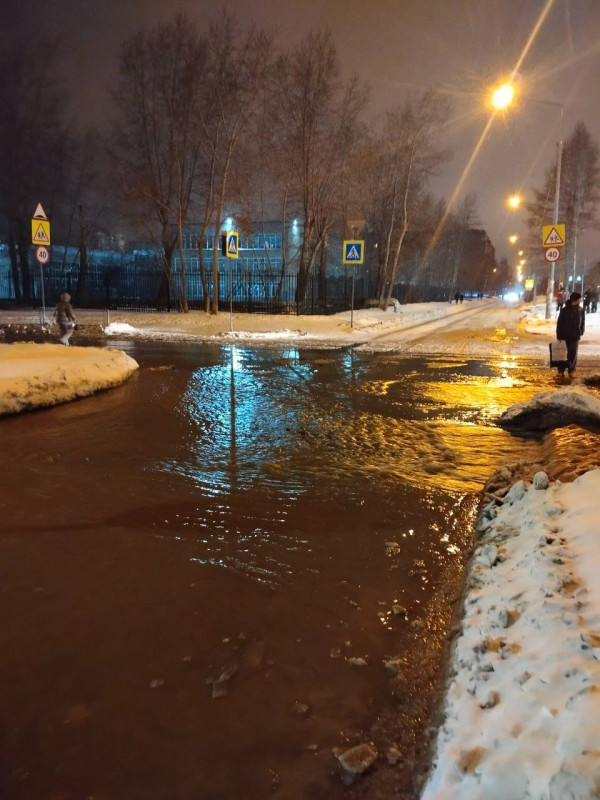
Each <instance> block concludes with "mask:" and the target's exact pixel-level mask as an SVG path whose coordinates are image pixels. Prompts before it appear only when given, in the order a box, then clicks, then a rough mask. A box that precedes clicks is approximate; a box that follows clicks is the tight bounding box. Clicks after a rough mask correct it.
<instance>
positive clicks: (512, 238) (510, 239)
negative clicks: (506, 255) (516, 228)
mask: <svg viewBox="0 0 600 800" xmlns="http://www.w3.org/2000/svg"><path fill="white" fill-rule="evenodd" d="M518 238H519V237H518V236H517V234H516V233H513V234H512V236H509V237H508V241H509V242H510V243H511V244H514V243H515V242H516V241H517V239H518Z"/></svg>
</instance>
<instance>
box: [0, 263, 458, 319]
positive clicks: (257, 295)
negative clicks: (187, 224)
mask: <svg viewBox="0 0 600 800" xmlns="http://www.w3.org/2000/svg"><path fill="white" fill-rule="evenodd" d="M79 280H80V275H79V265H78V264H63V263H56V264H54V263H52V262H51V263H50V264H48V265H46V266H45V267H44V297H45V303H46V305H47V306H50V305H54V304H55V303H56V302H57V301H58V298H59V296H60V294H61V292H69V294H70V295H71V296H72V298H73V302H74V304H75V305H77V306H79V307H80V308H109V309H114V310H135V311H176V310H179V309H180V308H181V305H182V292H181V276H180V275H179V274H176V275H174V276H173V278H172V280H171V281H167V280H165V278H164V275H163V273H162V271H161V270H160V269H159V268H154V269H148V268H144V269H140V268H139V267H132V266H131V265H125V266H111V267H109V268H107V267H106V266H105V265H94V264H90V265H89V268H88V274H87V280H86V287H85V291H78V282H79ZM186 287H187V299H188V306H189V308H191V309H204V308H205V307H206V301H207V296H208V298H211V297H212V293H213V279H212V273H211V274H207V276H206V294H205V291H204V288H203V285H202V281H201V278H200V274H199V273H198V272H188V274H187V276H186ZM297 290H298V276H297V275H281V274H278V273H272V272H265V271H256V272H248V271H241V272H234V271H233V270H232V271H231V272H229V271H227V272H219V275H218V298H219V308H220V309H221V310H226V309H228V308H229V306H230V305H231V306H232V308H233V310H234V311H236V312H246V313H253V314H335V313H338V312H340V311H346V310H349V309H350V307H351V304H352V281H351V278H350V277H346V276H338V277H328V278H327V279H326V280H324V281H322V280H320V279H319V276H318V275H313V276H311V278H310V279H309V281H308V285H307V289H306V293H305V296H304V298H303V299H302V300H301V301H300V300H298V298H297ZM449 291H450V290H449V287H448V286H434V285H432V284H431V283H414V282H412V283H403V282H398V283H397V284H396V285H395V286H394V291H393V292H392V296H393V297H394V298H395V299H397V300H398V301H399V302H401V303H416V302H431V301H443V300H447V299H448V298H449ZM375 296H376V294H375V286H374V285H373V283H372V282H371V281H370V280H369V279H368V278H367V277H358V278H356V279H355V281H354V308H361V307H363V306H364V305H365V304H368V303H366V301H368V300H370V299H372V298H374V297H375ZM40 305H41V287H40V274H39V272H37V271H36V272H34V273H32V275H31V286H30V299H27V300H21V301H18V300H17V299H16V298H15V292H14V286H13V283H12V276H11V275H10V273H9V272H0V307H3V308H17V307H20V308H38V307H39V306H40Z"/></svg>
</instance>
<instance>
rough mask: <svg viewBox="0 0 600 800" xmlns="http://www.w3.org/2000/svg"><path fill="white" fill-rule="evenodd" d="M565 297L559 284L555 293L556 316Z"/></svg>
mask: <svg viewBox="0 0 600 800" xmlns="http://www.w3.org/2000/svg"><path fill="white" fill-rule="evenodd" d="M566 299H567V295H566V293H565V290H564V287H563V285H562V283H561V285H560V286H559V287H558V292H557V293H556V316H558V315H559V314H560V312H561V310H562V307H563V306H564V304H565V300H566Z"/></svg>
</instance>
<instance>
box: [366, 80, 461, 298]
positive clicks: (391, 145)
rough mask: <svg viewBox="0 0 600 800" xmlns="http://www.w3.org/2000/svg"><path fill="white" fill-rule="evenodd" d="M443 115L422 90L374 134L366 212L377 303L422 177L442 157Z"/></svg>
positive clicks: (440, 104) (390, 282)
mask: <svg viewBox="0 0 600 800" xmlns="http://www.w3.org/2000/svg"><path fill="white" fill-rule="evenodd" d="M447 115H448V105H447V103H446V102H445V101H444V100H442V99H441V98H440V97H439V96H438V95H436V94H435V92H432V91H429V92H425V93H424V94H423V95H421V96H420V97H413V98H410V99H409V100H407V102H406V103H404V105H403V106H401V107H398V108H396V109H393V110H392V111H389V112H388V114H387V116H386V119H385V125H384V129H383V132H382V133H381V134H380V135H379V136H377V137H376V138H375V140H374V146H373V159H372V163H371V164H370V165H369V169H370V171H371V181H370V183H371V187H370V192H369V195H368V199H367V202H368V205H367V209H366V217H367V219H368V220H369V224H370V227H371V228H372V229H373V230H374V231H376V232H377V233H376V237H377V250H378V256H379V274H378V280H377V297H378V300H379V305H380V307H381V308H385V307H386V306H387V304H388V302H389V300H390V298H391V294H392V290H393V287H394V284H395V282H396V280H397V278H398V271H399V266H400V254H401V251H402V246H403V244H404V240H405V237H406V232H407V230H408V227H409V224H410V222H411V218H412V215H413V213H414V210H415V208H416V207H417V206H418V204H419V200H420V197H421V196H422V194H423V193H424V192H425V191H426V188H427V181H428V179H429V178H430V177H431V176H432V175H435V174H436V173H437V171H438V170H439V168H440V166H441V164H442V163H443V161H444V160H445V159H446V158H447V154H446V153H445V152H444V151H443V150H442V149H441V148H440V146H439V144H438V143H437V137H438V134H439V133H440V132H441V128H442V126H443V125H444V123H445V121H446V119H447Z"/></svg>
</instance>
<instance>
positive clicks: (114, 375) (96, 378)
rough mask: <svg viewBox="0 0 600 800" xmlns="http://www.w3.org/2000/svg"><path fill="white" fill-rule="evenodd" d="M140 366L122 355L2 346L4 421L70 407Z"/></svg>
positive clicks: (1, 408)
mask: <svg viewBox="0 0 600 800" xmlns="http://www.w3.org/2000/svg"><path fill="white" fill-rule="evenodd" d="M137 368H138V364H137V362H136V361H134V360H133V358H130V357H129V356H128V355H126V354H125V353H123V352H121V351H120V350H110V349H100V348H97V347H64V346H63V345H57V344H32V343H24V344H7V345H0V416H3V415H5V414H15V413H17V412H19V411H26V410H29V409H33V408H38V407H41V406H52V405H56V404H58V403H66V402H67V401H69V400H75V399H76V398H78V397H85V396H86V395H89V394H93V393H94V392H97V391H99V390H100V389H108V388H110V387H112V386H118V385H119V384H121V383H123V381H125V380H126V379H127V378H128V377H129V376H130V375H131V374H132V373H133V372H135V370H136V369H137Z"/></svg>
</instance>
